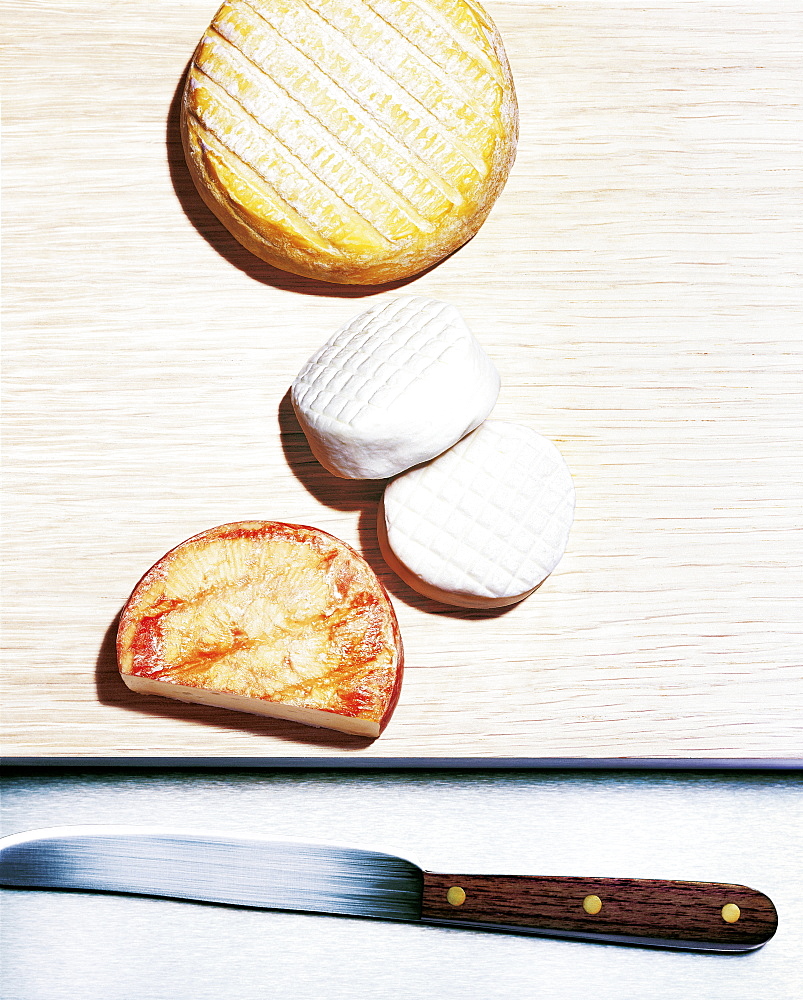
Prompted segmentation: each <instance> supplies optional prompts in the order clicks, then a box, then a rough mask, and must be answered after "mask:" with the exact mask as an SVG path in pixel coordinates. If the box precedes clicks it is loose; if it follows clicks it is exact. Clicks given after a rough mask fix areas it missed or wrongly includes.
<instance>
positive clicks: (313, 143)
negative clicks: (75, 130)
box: [181, 0, 518, 284]
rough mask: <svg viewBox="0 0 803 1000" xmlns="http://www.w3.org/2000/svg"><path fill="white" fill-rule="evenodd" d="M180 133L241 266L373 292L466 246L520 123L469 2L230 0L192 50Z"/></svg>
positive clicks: (496, 45)
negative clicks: (254, 261)
mask: <svg viewBox="0 0 803 1000" xmlns="http://www.w3.org/2000/svg"><path fill="white" fill-rule="evenodd" d="M181 131H182V137H183V142H184V149H185V154H186V157H187V162H188V164H189V169H190V173H191V175H192V177H193V179H194V181H195V183H196V186H197V187H198V190H199V192H200V194H201V197H202V198H203V199H204V201H205V202H206V204H207V205H208V206H209V208H211V210H212V211H213V212H214V213H215V215H216V216H217V217H218V218H219V219H220V221H221V222H222V223H223V224H224V225H225V226H226V227H227V228H228V229H229V230H230V231H231V232H232V234H233V235H234V236H235V237H236V238H237V239H238V240H239V241H240V242H241V243H242V244H243V245H244V246H245V247H247V248H248V249H249V250H250V251H251V252H252V253H254V254H256V255H257V256H258V257H260V258H262V259H263V260H265V261H267V262H268V263H270V264H273V265H274V266H276V267H278V268H281V269H283V270H286V271H291V272H294V273H296V274H301V275H306V276H309V277H313V278H318V279H322V280H324V281H330V282H340V283H347V284H379V283H383V282H388V281H392V280H396V279H399V278H404V277H407V276H409V275H413V274H416V273H418V272H419V271H422V270H424V269H425V268H427V267H429V266H431V265H432V264H435V263H436V262H437V261H439V260H441V259H442V258H443V257H445V256H446V255H447V254H449V253H451V252H452V251H453V250H455V249H456V248H457V247H459V246H461V245H462V244H463V243H465V242H466V240H468V239H470V238H471V237H472V236H473V235H474V234H475V233H476V232H477V230H478V229H479V227H480V226H481V224H482V222H483V221H484V219H485V218H486V216H487V215H488V212H489V211H490V209H491V207H492V205H493V203H494V201H495V200H496V198H497V196H498V195H499V193H500V191H501V190H502V187H503V186H504V183H505V180H506V179H507V175H508V173H509V171H510V167H511V165H512V163H513V159H514V156H515V149H516V139H517V131H518V113H517V107H516V98H515V92H514V87H513V81H512V77H511V73H510V68H509V65H508V61H507V58H506V56H505V52H504V49H503V46H502V42H501V40H500V37H499V33H498V31H497V29H496V27H495V26H494V24H493V22H492V21H491V19H490V17H489V16H488V15H487V14H486V13H485V11H484V10H483V9H482V7H480V5H479V4H478V3H476V2H475V0H418V2H416V3H415V4H411V3H409V2H407V0H367V2H366V0H336V2H335V0H231V2H227V3H224V4H223V5H222V6H221V8H220V9H219V11H218V12H217V14H216V15H215V17H214V19H213V21H212V23H211V25H210V26H209V28H208V29H207V31H206V33H205V34H204V36H203V38H202V39H201V41H200V43H199V45H198V47H197V49H196V51H195V55H194V57H193V60H192V63H191V66H190V69H189V72H188V75H187V80H186V85H185V90H184V95H183V102H182V115H181Z"/></svg>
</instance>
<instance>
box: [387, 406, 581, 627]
mask: <svg viewBox="0 0 803 1000" xmlns="http://www.w3.org/2000/svg"><path fill="white" fill-rule="evenodd" d="M574 503H575V494H574V485H573V483H572V478H571V474H570V473H569V470H568V468H567V466H566V462H565V461H564V459H563V456H562V455H561V454H560V452H559V451H558V449H557V448H556V447H555V445H554V444H553V443H552V442H551V441H548V440H547V439H546V438H544V437H542V436H541V435H540V434H537V433H536V432H535V431H533V430H531V429H530V428H529V427H524V426H522V425H520V424H512V423H507V422H505V421H501V420H489V421H486V422H485V423H484V424H482V426H480V427H478V428H477V430H475V431H473V432H472V433H471V434H469V435H468V436H467V437H465V438H463V440H462V441H459V442H458V443H457V444H456V445H455V446H454V447H453V448H450V449H449V450H448V451H447V452H444V454H443V455H440V456H439V457H438V458H436V459H434V460H433V461H431V462H428V463H427V464H426V465H421V466H418V467H417V468H414V469H410V470H409V471H408V472H405V473H404V474H403V475H401V476H399V477H398V478H397V479H394V480H393V481H392V482H391V483H389V484H388V485H387V487H386V488H385V492H384V496H383V499H382V505H381V507H380V512H379V524H378V528H379V543H380V549H381V551H382V555H383V557H384V558H385V561H386V562H387V563H388V565H389V566H390V568H391V569H393V570H394V572H396V573H397V575H398V576H400V577H401V578H402V579H403V580H404V581H405V582H406V583H407V584H408V585H409V586H411V587H412V588H413V589H414V590H417V591H418V592H419V593H421V594H423V595H424V596H426V597H430V598H432V599H433V600H436V601H440V602H442V603H444V604H452V605H456V606H458V607H466V608H494V607H504V606H506V605H508V604H515V603H516V602H517V601H521V600H522V599H523V598H525V597H527V596H528V595H529V594H531V593H532V592H533V590H535V589H536V587H538V586H539V585H540V584H541V583H542V582H543V581H544V580H545V579H546V577H547V576H549V574H550V573H551V572H552V571H553V570H554V568H555V567H556V566H557V564H558V563H559V561H560V559H561V557H562V556H563V553H564V550H565V548H566V544H567V542H568V537H569V529H570V528H571V525H572V521H573V518H574Z"/></svg>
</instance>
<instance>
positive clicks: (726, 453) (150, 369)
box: [0, 0, 803, 761]
mask: <svg viewBox="0 0 803 1000" xmlns="http://www.w3.org/2000/svg"><path fill="white" fill-rule="evenodd" d="M215 7H216V4H215V0H209V2H206V0H184V2H176V3H170V4H159V5H154V4H152V3H146V2H144V0H120V2H116V3H113V4H106V3H99V2H80V0H64V2H56V0H52V2H50V0H37V2H28V3H25V4H19V3H10V2H5V0H4V2H3V3H2V4H0V13H2V29H3V35H4V55H3V78H4V92H5V97H4V137H3V157H4V166H3V187H4V242H3V245H4V260H3V270H4V310H5V315H4V348H3V366H4V380H5V382H4V419H5V425H4V462H3V464H4V499H5V512H4V518H3V521H4V551H3V561H4V588H3V590H4V593H3V601H4V634H3V639H4V687H5V691H4V717H3V729H4V737H5V739H4V752H5V753H6V754H8V755H10V756H12V757H15V756H16V757H19V756H23V757H26V756H27V757H33V758H45V757H49V756H68V757H75V758H82V757H84V758H88V757H102V758H127V757H142V756H148V757H154V756H163V757H212V758H215V757H220V758H225V757H236V758H253V759H258V758H261V759H272V758H288V757H292V758H307V757H309V758H337V759H339V760H343V761H346V760H357V761H359V760H366V761H369V760H370V759H372V758H374V759H376V758H389V759H399V760H402V759H407V758H443V759H446V758H455V757H481V758H487V759H489V760H490V759H493V758H510V757H513V758H524V759H528V760H538V759H564V758H565V759H570V760H580V759H588V758H625V759H631V760H635V759H640V758H672V757H684V758H689V759H694V758H700V759H702V758H705V759H709V758H730V759H741V760H744V761H747V760H748V759H755V758H760V759H767V760H769V759H786V760H789V759H792V758H795V757H801V756H803V752H802V751H803V735H801V728H802V726H801V718H802V717H803V667H802V666H801V664H802V663H803V643H802V642H801V631H803V628H802V626H801V623H802V621H803V614H801V599H800V595H801V583H802V582H803V580H802V579H801V577H802V575H803V574H802V572H801V567H803V544H802V543H801V535H800V530H799V528H800V521H801V493H802V492H803V491H802V490H801V468H802V467H803V461H802V459H803V455H802V454H801V452H802V451H803V448H802V447H801V439H802V437H803V435H801V426H802V424H803V421H802V420H801V416H802V414H803V406H802V405H801V394H800V393H801V379H800V347H801V339H802V338H801V333H802V332H803V328H802V327H801V307H802V306H803V296H802V295H801V260H802V258H803V254H802V253H801V229H802V228H803V227H801V218H803V213H802V212H801V188H802V187H803V183H802V182H803V178H802V177H801V161H802V159H803V158H801V136H803V129H802V128H801V125H802V124H803V121H802V118H803V116H801V109H800V97H801V90H803V87H802V86H801V78H800V73H799V70H800V52H801V45H802V44H803V15H802V14H801V11H800V8H799V5H798V4H786V3H779V2H770V3H767V4H760V3H753V4H744V3H724V4H723V3H713V2H688V3H643V2H638V3H635V2H627V3H582V2H578V3H554V4H548V5H541V4H538V3H524V2H493V3H490V2H489V4H488V9H489V11H490V12H491V13H492V15H493V16H494V18H495V19H496V21H497V23H498V25H499V28H500V30H501V32H502V35H503V38H504V40H505V43H506V47H507V50H508V54H509V57H510V60H511V64H512V67H513V72H514V76H515V80H516V84H517V90H518V95H519V102H520V111H521V139H520V145H519V153H518V158H517V161H516V164H515V166H514V169H513V173H512V175H511V177H510V180H509V182H508V185H507V187H506V189H505V191H504V193H503V195H502V197H501V199H500V200H499V202H498V203H497V205H496V207H495V209H494V211H493V213H492V215H491V217H490V218H489V220H488V222H487V223H486V224H485V226H484V227H483V229H482V230H481V231H480V233H479V234H478V236H477V237H476V238H475V239H474V240H473V241H472V242H471V243H470V244H468V245H467V246H466V247H464V248H463V249H462V250H460V251H459V252H457V253H456V254H454V255H453V256H452V257H451V258H450V259H448V260H447V261H445V262H444V263H443V264H441V265H440V266H439V267H436V268H435V269H433V270H432V271H430V272H429V273H427V274H425V275H423V276H420V277H419V278H417V279H415V280H413V281H411V282H409V283H408V284H406V285H405V286H403V288H402V289H396V288H390V289H389V288H384V289H373V290H366V289H348V288H343V289H338V288H336V287H332V286H325V285H321V284H315V283H311V282H307V281H305V280H303V279H298V278H295V277H293V276H290V275H286V274H283V273H280V272H277V271H274V270H272V269H270V268H269V267H267V266H266V265H263V264H261V263H260V262H259V261H257V260H256V259H255V258H253V257H251V256H250V255H249V254H248V253H247V252H246V251H244V250H243V249H241V248H240V247H239V245H238V244H237V243H236V242H235V241H234V240H233V239H232V238H231V237H230V236H229V235H228V234H227V232H226V231H225V230H224V229H223V228H222V227H221V226H220V225H219V224H218V223H217V222H216V221H215V220H214V219H213V218H212V217H211V216H210V214H209V213H208V211H207V210H206V209H205V208H204V206H203V204H202V203H201V201H200V199H199V197H198V196H197V194H196V193H195V191H194V189H193V187H192V185H191V182H190V181H189V178H188V175H187V173H186V170H185V167H184V163H183V158H182V153H181V148H180V142H179V138H178V134H177V121H176V111H177V105H176V94H177V92H178V90H179V87H180V83H181V78H182V74H183V72H184V69H185V66H186V63H187V61H188V59H189V57H190V54H191V52H192V49H193V47H194V45H195V43H196V41H197V39H198V37H199V36H200V34H201V33H202V31H203V29H204V27H205V26H206V24H207V23H208V21H209V20H210V19H211V17H212V15H213V13H214V11H215ZM400 290H403V291H404V292H405V293H413V294H421V295H427V296H432V297H435V298H442V299H445V300H448V301H450V302H453V303H454V304H456V305H457V306H458V307H459V308H460V309H461V310H462V312H463V314H464V316H465V318H466V320H467V322H468V324H469V326H470V327H471V328H472V329H473V331H474V332H475V334H476V335H477V336H478V337H479V339H480V340H481V341H482V343H483V344H484V346H485V347H486V349H487V351H488V352H489V354H490V355H491V357H492V359H493V360H494V362H495V363H496V365H497V367H498V368H499V371H500V373H501V377H502V392H501V395H500V398H499V402H498V405H497V407H496V410H495V411H494V416H495V417H499V418H502V419H507V420H514V421H519V422H522V423H525V424H528V425H530V426H532V427H534V428H535V429H536V430H538V431H540V432H541V433H543V434H545V435H546V436H548V437H550V438H552V439H553V440H554V441H555V442H556V444H557V445H558V446H559V447H560V449H561V450H562V452H563V454H564V456H565V458H566V460H567V462H568V464H569V466H570V468H571V470H572V473H573V476H574V479H575V483H576V487H577V497H578V504H577V515H576V521H575V524H574V528H573V531H572V535H571V538H570V543H569V549H568V551H567V553H566V555H565V557H564V559H563V560H562V562H561V563H560V565H559V567H558V568H557V570H556V571H555V572H554V573H553V574H552V576H551V577H550V578H549V579H548V580H547V582H546V583H545V584H544V585H543V586H542V587H541V588H540V590H538V591H537V592H536V593H535V594H534V595H533V596H532V597H530V598H529V599H528V600H526V601H525V602H523V603H521V604H519V605H517V606H515V607H514V608H512V609H510V610H509V611H507V612H506V613H501V614H500V613H494V614H487V613H479V612H466V611H458V610H450V609H447V608H444V607H443V606H439V605H435V604H432V603H430V602H428V601H426V600H424V599H423V598H419V597H417V596H416V595H415V594H413V593H412V592H411V591H410V590H409V589H407V588H406V587H405V586H403V585H402V584H401V583H400V582H399V581H398V580H397V579H396V578H395V577H394V576H393V575H392V574H391V573H390V572H389V571H388V570H387V569H386V568H385V567H384V565H383V563H382V560H381V558H380V556H379V553H378V549H377V545H376V538H375V530H374V523H375V514H376V508H377V503H378V501H379V498H380V496H381V490H382V484H381V483H344V482H342V481H340V480H336V479H334V478H332V477H331V476H329V475H328V474H327V473H325V472H324V471H323V470H322V469H321V468H320V466H318V465H317V464H316V462H315V460H314V459H313V458H312V456H311V454H310V452H309V450H308V448H307V445H306V442H305V439H304V437H303V435H302V433H301V432H300V430H299V427H298V425H297V423H296V422H295V420H294V418H293V416H292V414H291V411H290V408H289V407H288V404H287V399H286V393H287V389H288V387H289V385H290V383H291V381H292V379H293V377H294V376H295V374H296V372H297V371H298V370H299V368H300V367H301V365H302V364H303V362H304V361H305V360H306V358H307V357H308V356H309V355H310V354H311V353H312V352H313V350H315V349H316V348H317V347H318V346H319V344H320V343H322V342H323V340H325V339H326V338H327V337H328V336H329V335H330V333H331V332H333V331H334V330H335V329H336V328H337V327H338V326H339V325H340V324H341V323H342V322H344V321H345V320H347V319H349V318H350V317H352V316H353V315H355V314H357V313H358V312H360V311H362V310H363V309H365V308H367V307H368V305H369V304H371V303H373V302H375V301H377V299H382V298H389V297H392V296H393V295H396V294H398V293H399V291H400ZM249 518H267V519H275V520H285V521H295V522H299V523H307V524H313V525H317V526H319V527H321V528H324V529H325V530H327V531H330V532H332V533H334V534H336V535H339V536H340V537H342V538H343V539H345V540H346V541H348V542H349V543H351V544H354V545H356V546H357V547H359V548H360V549H361V550H362V551H363V552H364V554H365V555H366V556H367V558H368V559H369V561H370V562H371V563H372V565H373V566H374V567H375V569H376V570H377V572H378V574H379V576H380V578H381V579H382V581H383V582H384V583H385V585H386V586H387V587H388V589H389V591H390V593H391V595H392V597H393V599H394V603H395V606H396V608H397V611H398V615H399V618H400V622H401V626H402V630H403V635H404V639H405V646H406V659H407V670H406V676H405V682H404V687H403V692H402V698H401V701H400V704H399V707H398V709H397V712H396V714H395V716H394V718H393V720H392V722H391V724H390V726H389V727H388V729H387V730H386V732H385V733H384V735H383V736H382V737H381V738H380V739H378V740H376V741H375V742H373V743H368V744H366V743H365V742H360V741H356V740H352V739H351V738H348V737H341V736H338V735H335V734H327V733H325V732H323V731H316V730H310V729H304V728H302V727H298V726H294V725H291V724H285V723H274V722H271V721H270V720H263V719H258V718H256V717H250V716H245V715H237V714H235V713H227V712H225V711H223V710H213V709H204V708H200V707H197V708H196V707H192V706H187V705H181V704H178V703H173V702H167V701H164V700H162V699H153V698H151V699H148V698H146V697H143V696H135V695H134V694H132V693H130V692H129V691H127V689H125V688H124V686H123V685H122V684H121V683H120V682H119V679H118V677H117V675H116V665H115V658H114V634H115V625H116V618H117V615H118V614H119V611H120V609H121V607H122V605H123V603H124V601H125V600H126V598H127V596H128V594H129V593H130V591H131V589H132V588H133V586H134V584H135V583H136V582H137V580H138V579H139V577H140V575H141V574H142V573H143V572H144V571H145V570H146V569H147V568H148V567H149V566H150V565H151V564H152V563H153V562H154V561H155V560H156V559H158V558H159V557H160V556H161V555H162V554H163V553H164V552H165V551H166V550H167V549H169V548H170V547H172V546H173V545H174V544H176V543H177V542H179V541H181V540H182V539H184V538H186V537H188V536H189V535H192V534H194V533H196V532H198V531H201V530H203V529H205V528H208V527H211V526H213V525H216V524H220V523H224V522H227V521H235V520H242V519H249Z"/></svg>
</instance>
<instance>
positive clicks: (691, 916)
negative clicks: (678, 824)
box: [0, 826, 778, 952]
mask: <svg viewBox="0 0 803 1000" xmlns="http://www.w3.org/2000/svg"><path fill="white" fill-rule="evenodd" d="M0 884H2V885H4V886H9V887H16V888H27V889H36V888H40V889H78V890H85V891H91V892H119V893H133V894H137V895H147V896H159V897H168V898H176V899H184V900H195V901H202V902H207V903H220V904H229V905H236V906H246V907H256V908H261V909H271V910H292V911H308V912H314V913H323V914H340V915H350V916H356V917H371V918H377V919H384V920H397V921H416V922H420V923H428V924H439V925H443V926H446V927H462V928H470V929H474V930H495V931H507V932H515V933H520V934H534V935H542V936H549V937H561V938H575V939H580V940H587V941H599V942H608V943H614V944H630V945H647V946H655V947H665V948H666V947H668V948H683V949H693V950H703V951H717V952H742V951H750V950H752V949H754V948H759V947H760V946H761V945H763V944H765V943H766V942H767V941H768V940H769V939H770V938H771V937H772V935H773V934H774V933H775V930H776V927H777V922H778V918H777V914H776V911H775V907H774V906H773V904H772V902H771V900H770V899H769V898H768V897H767V896H765V895H764V894H763V893H760V892H757V891H756V890H754V889H749V888H747V887H745V886H742V885H731V884H723V883H713V882H680V881H670V880H664V879H634V878H592V877H589V878H578V877H568V876H562V875H559V876H533V875H483V874H473V875H472V874H445V873H443V874H442V873H435V872H429V871H425V870H424V869H422V868H420V867H419V866H418V865H417V864H415V863H414V862H412V861H410V860H407V859H405V858H402V857H397V856H395V855H393V854H386V853H382V852H379V851H373V850H364V849H361V848H357V847H339V846H333V845H329V844H322V843H316V842H313V841H287V840H272V839H269V838H266V837H256V836H252V837H244V836H233V835H229V834H209V833H198V832H185V831H179V830H169V829H156V828H147V827H128V826H71V827H56V828H51V829H45V830H34V831H30V832H26V833H18V834H13V835H12V836H8V837H4V838H2V839H0Z"/></svg>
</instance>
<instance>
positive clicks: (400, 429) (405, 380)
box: [291, 296, 500, 479]
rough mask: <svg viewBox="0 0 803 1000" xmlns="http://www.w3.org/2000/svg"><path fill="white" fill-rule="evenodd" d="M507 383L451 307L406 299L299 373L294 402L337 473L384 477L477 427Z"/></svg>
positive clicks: (315, 447) (337, 339)
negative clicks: (502, 382) (504, 383)
mask: <svg viewBox="0 0 803 1000" xmlns="http://www.w3.org/2000/svg"><path fill="white" fill-rule="evenodd" d="M499 386H500V379H499V373H498V371H497V370H496V368H495V367H494V364H493V362H492V361H491V359H490V358H489V357H488V355H487V354H486V353H485V351H484V350H483V348H482V347H481V345H480V344H479V342H478V341H477V339H476V338H475V337H474V335H473V334H472V333H471V331H470V330H469V329H468V327H467V326H466V323H465V321H464V320H463V318H462V316H461V315H460V312H459V311H458V310H457V309H456V308H455V307H454V306H453V305H451V304H449V303H446V302H441V301H439V300H437V299H429V298H424V297H423V296H401V297H399V298H396V299H392V300H391V301H389V302H380V303H377V304H376V305H374V306H372V307H371V308H370V309H368V310H366V311H365V312H364V313H361V314H360V315H358V316H356V317H355V318H353V319H352V320H350V321H349V322H348V323H346V324H345V325H344V326H343V327H341V328H340V329H339V330H338V331H337V332H336V333H335V334H333V336H332V337H330V338H329V340H327V341H326V343H325V344H323V346H322V347H320V348H319V349H318V350H317V351H316V352H315V354H313V355H312V357H311V358H310V359H309V360H308V361H307V363H306V364H305V365H304V366H303V368H302V369H301V371H300V372H299V373H298V375H297V377H296V378H295V380H294V381H293V385H292V387H291V400H292V403H293V407H294V408H295V412H296V414H297V416H298V420H299V423H300V424H301V427H302V429H303V431H304V433H305V434H306V436H307V439H308V441H309V443H310V447H311V449H312V451H313V454H314V455H315V456H316V458H317V459H318V460H319V461H320V462H321V464H322V465H323V466H324V467H325V468H326V469H328V471H329V472H331V473H332V474H333V475H335V476H339V477H341V478H345V479H385V478H388V477H389V476H395V475H397V474H398V473H400V472H403V471H404V470H405V469H409V468H410V467H411V466H413V465H417V464H418V463H420V462H426V461H429V459H431V458H434V457H435V456H436V455H439V454H440V453H441V452H443V451H445V450H446V449H447V448H449V447H450V446H451V445H453V444H454V443H455V442H456V441H459V440H460V438H461V437H463V436H464V435H466V434H467V433H469V431H471V430H473V429H474V428H475V427H477V426H478V425H479V424H480V423H481V422H482V421H483V420H484V419H485V418H486V417H487V416H488V414H489V413H490V412H491V410H492V408H493V406H494V404H495V403H496V399H497V396H498V395H499Z"/></svg>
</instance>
